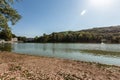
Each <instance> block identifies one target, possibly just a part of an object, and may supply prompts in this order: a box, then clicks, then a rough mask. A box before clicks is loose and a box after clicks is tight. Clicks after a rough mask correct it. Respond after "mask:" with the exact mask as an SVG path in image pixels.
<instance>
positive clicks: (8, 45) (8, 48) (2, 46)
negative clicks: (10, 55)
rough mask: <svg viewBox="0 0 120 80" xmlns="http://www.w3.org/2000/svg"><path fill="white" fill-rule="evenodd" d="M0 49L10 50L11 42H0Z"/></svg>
mask: <svg viewBox="0 0 120 80" xmlns="http://www.w3.org/2000/svg"><path fill="white" fill-rule="evenodd" d="M0 51H9V52H11V51H12V45H11V44H7V43H6V44H0Z"/></svg>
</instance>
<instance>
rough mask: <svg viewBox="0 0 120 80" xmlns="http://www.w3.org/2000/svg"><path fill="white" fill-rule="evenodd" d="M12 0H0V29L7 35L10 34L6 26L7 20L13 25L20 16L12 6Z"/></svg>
mask: <svg viewBox="0 0 120 80" xmlns="http://www.w3.org/2000/svg"><path fill="white" fill-rule="evenodd" d="M14 1H15V0H0V30H1V31H2V30H3V31H5V32H7V33H9V34H8V36H10V35H12V34H10V32H11V30H10V27H9V26H8V22H11V24H12V25H15V23H16V22H17V21H18V20H19V19H20V18H21V16H20V15H19V14H18V12H17V11H16V10H15V9H13V8H12V4H13V2H14ZM16 1H18V0H16ZM7 33H5V34H7Z"/></svg>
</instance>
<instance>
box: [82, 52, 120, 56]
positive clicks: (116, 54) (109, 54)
mask: <svg viewBox="0 0 120 80" xmlns="http://www.w3.org/2000/svg"><path fill="white" fill-rule="evenodd" d="M81 52H83V53H92V54H96V55H108V56H116V57H120V52H113V51H103V50H81Z"/></svg>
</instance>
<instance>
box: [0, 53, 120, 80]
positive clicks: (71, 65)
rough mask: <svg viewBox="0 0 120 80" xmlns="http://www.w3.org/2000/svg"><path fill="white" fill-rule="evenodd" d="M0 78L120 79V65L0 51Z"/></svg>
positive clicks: (24, 79)
mask: <svg viewBox="0 0 120 80" xmlns="http://www.w3.org/2000/svg"><path fill="white" fill-rule="evenodd" d="M0 80H120V67H115V66H107V65H101V64H95V63H86V62H80V61H72V60H64V59H56V58H47V57H37V56H28V55H20V54H14V53H9V52H0Z"/></svg>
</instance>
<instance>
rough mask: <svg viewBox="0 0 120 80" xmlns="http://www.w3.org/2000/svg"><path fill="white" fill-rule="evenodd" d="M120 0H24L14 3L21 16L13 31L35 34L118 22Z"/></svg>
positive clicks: (21, 33) (23, 34)
mask: <svg viewBox="0 0 120 80" xmlns="http://www.w3.org/2000/svg"><path fill="white" fill-rule="evenodd" d="M104 1H105V2H104ZM119 3H120V0H22V1H20V2H18V3H15V4H14V6H13V7H14V8H15V9H17V11H18V12H19V13H20V14H21V15H22V19H21V20H20V21H19V22H18V23H17V24H16V25H15V26H11V27H12V32H13V33H14V34H16V35H18V36H26V37H35V36H40V35H42V34H43V33H46V34H50V33H52V32H61V31H68V30H72V31H76V30H81V29H88V28H93V27H102V26H110V25H119V24H120V5H119Z"/></svg>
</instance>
